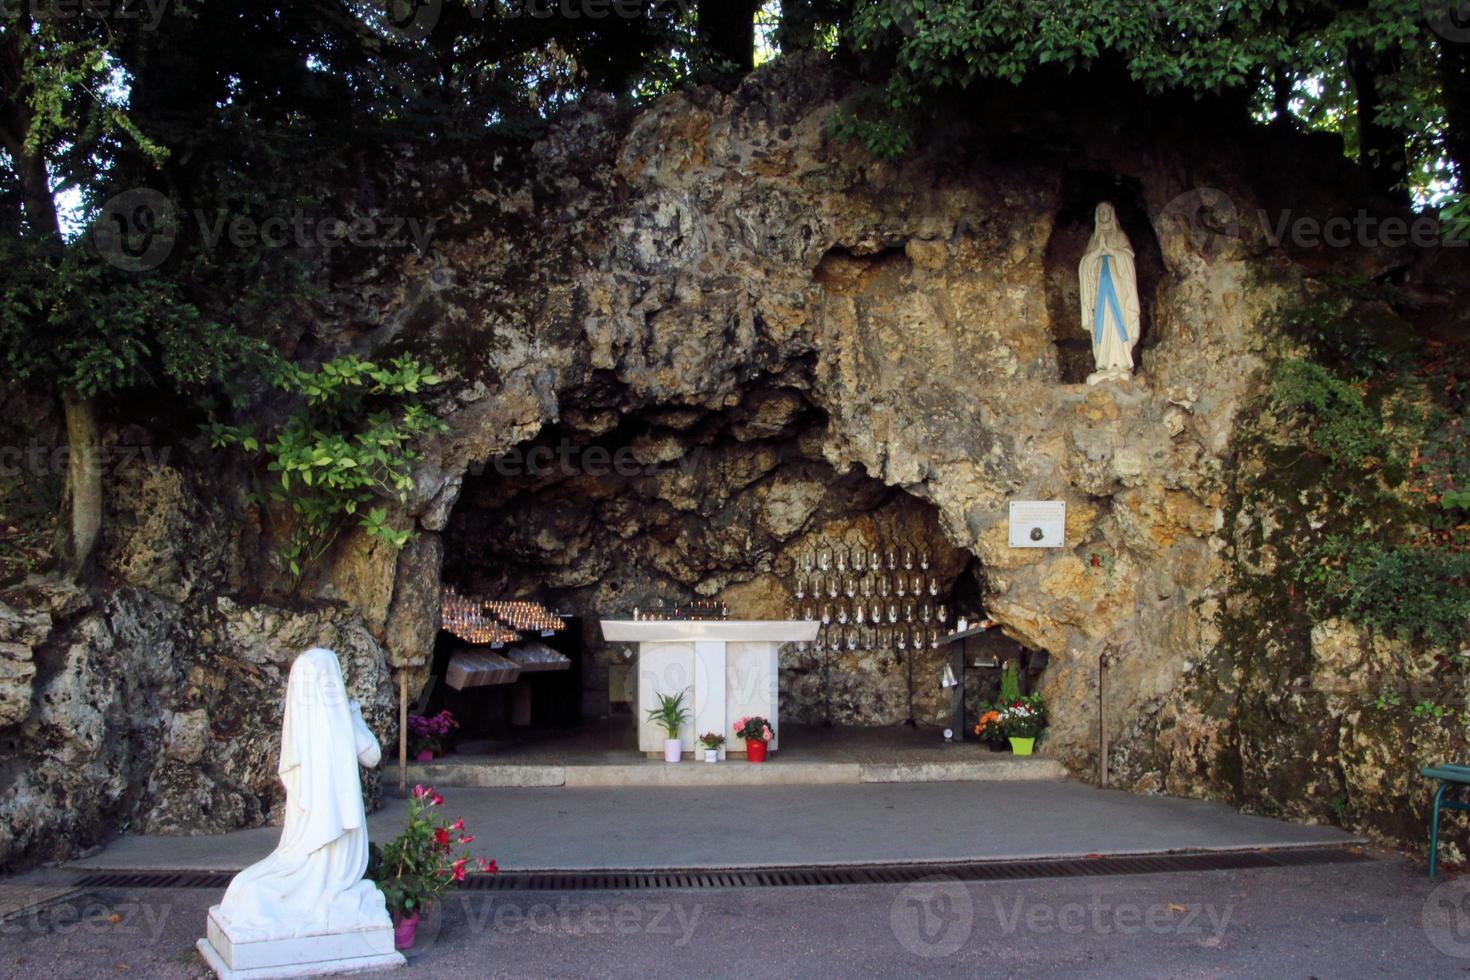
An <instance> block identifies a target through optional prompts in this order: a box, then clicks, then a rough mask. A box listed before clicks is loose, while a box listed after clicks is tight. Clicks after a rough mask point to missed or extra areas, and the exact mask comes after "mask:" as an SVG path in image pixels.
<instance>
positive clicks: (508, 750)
mask: <svg viewBox="0 0 1470 980" xmlns="http://www.w3.org/2000/svg"><path fill="white" fill-rule="evenodd" d="M781 745H782V748H781V750H780V751H779V752H775V753H773V754H772V755H771V758H770V760H769V761H767V762H764V763H760V764H754V763H750V762H746V761H745V759H744V758H743V757H736V756H731V757H729V758H727V759H724V760H722V761H720V762H717V763H714V764H712V765H711V764H709V763H706V762H704V761H702V760H699V759H694V758H689V757H686V758H685V759H684V761H683V762H679V763H677V764H670V763H667V762H664V761H663V760H662V759H647V758H644V757H642V756H641V755H640V754H639V753H638V743H637V735H636V732H635V731H634V729H633V727H632V719H630V718H626V717H625V718H621V719H602V720H600V721H596V722H592V723H590V724H587V725H584V726H582V727H580V728H578V729H575V730H573V731H569V732H557V733H550V734H543V735H532V736H526V737H523V738H521V739H516V740H506V741H502V742H489V741H484V742H478V743H468V744H465V745H462V746H461V749H460V751H457V752H454V753H451V754H449V755H447V756H445V757H443V758H442V759H436V760H434V761H433V762H413V763H410V764H409V767H408V781H409V782H410V783H432V784H434V785H435V786H439V787H445V786H455V787H481V788H486V789H489V788H496V787H510V786H518V787H552V786H566V787H573V788H575V787H589V786H606V787H613V786H798V785H802V786H831V785H840V784H856V783H908V782H973V781H983V780H1026V779H1064V778H1065V777H1066V775H1067V773H1066V770H1065V769H1064V768H1063V767H1062V765H1061V764H1060V763H1058V762H1057V761H1055V760H1053V759H1047V758H1045V756H1044V755H1042V756H1029V757H1019V756H1014V755H1011V754H1010V753H1007V752H992V751H990V749H989V748H988V747H986V746H985V745H983V744H981V743H979V742H949V743H946V742H945V741H944V736H943V734H942V730H941V729H939V728H936V727H933V726H919V727H917V728H909V727H906V726H893V727H888V728H830V729H828V728H822V727H819V726H804V725H788V726H785V728H784V729H783V732H782V741H781Z"/></svg>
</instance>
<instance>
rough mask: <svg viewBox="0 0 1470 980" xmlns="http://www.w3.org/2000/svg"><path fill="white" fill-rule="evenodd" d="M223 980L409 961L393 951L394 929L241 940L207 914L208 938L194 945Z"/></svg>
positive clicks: (259, 978) (386, 966)
mask: <svg viewBox="0 0 1470 980" xmlns="http://www.w3.org/2000/svg"><path fill="white" fill-rule="evenodd" d="M195 947H196V948H197V949H198V950H199V954H200V955H201V956H203V957H204V960H205V962H207V963H208V964H209V967H210V969H212V970H214V973H215V976H217V977H219V978H220V980H232V978H236V977H239V978H245V977H249V978H252V980H265V978H273V977H320V976H327V975H330V974H334V973H361V972H366V971H368V970H391V969H393V968H394V967H398V966H403V965H404V964H405V963H406V962H407V960H405V959H404V958H403V954H402V953H400V952H398V951H397V950H396V949H394V948H393V926H392V925H391V924H387V923H385V924H384V925H383V927H382V928H381V929H362V930H358V931H355V932H333V933H326V934H322V935H316V936H296V937H294V938H291V939H268V940H258V941H254V942H237V941H235V940H233V939H231V938H230V936H229V934H228V933H226V932H225V929H224V927H223V926H222V925H220V923H219V921H218V920H217V919H215V917H214V909H210V910H209V922H208V929H207V934H206V937H205V938H204V939H201V940H199V941H198V942H197V943H195Z"/></svg>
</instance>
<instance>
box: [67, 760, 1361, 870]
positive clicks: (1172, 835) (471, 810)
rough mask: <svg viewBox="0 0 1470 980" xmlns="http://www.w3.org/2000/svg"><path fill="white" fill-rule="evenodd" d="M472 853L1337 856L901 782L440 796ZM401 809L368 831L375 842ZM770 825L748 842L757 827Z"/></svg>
mask: <svg viewBox="0 0 1470 980" xmlns="http://www.w3.org/2000/svg"><path fill="white" fill-rule="evenodd" d="M444 795H445V799H446V804H445V813H446V815H447V816H448V817H450V818H453V817H459V816H462V817H464V820H465V823H466V825H467V826H468V827H469V829H470V832H471V833H473V834H475V835H476V836H477V837H478V838H479V841H478V842H477V845H476V847H477V848H478V847H481V846H483V847H484V852H485V853H486V854H487V855H488V856H490V857H493V858H495V859H496V860H497V861H499V862H500V865H501V867H504V868H514V869H516V870H540V869H596V868H693V867H705V868H711V867H713V868H732V867H740V866H751V865H766V866H769V865H805V864H862V863H881V862H908V861H946V860H985V859H992V858H1022V857H1063V856H1074V855H1086V854H1128V853H1138V852H1152V851H1167V850H1183V849H1194V848H1198V849H1215V848H1242V847H1272V846H1290V845H1293V844H1341V843H1346V842H1348V841H1350V840H1352V838H1351V837H1350V836H1349V835H1348V834H1345V833H1343V831H1341V830H1339V829H1337V828H1334V827H1309V826H1302V825H1299V824H1293V823H1287V822H1285V821H1281V820H1268V819H1266V818H1264V817H1253V816H1247V815H1244V814H1241V813H1239V812H1237V811H1236V810H1234V809H1232V808H1231V807H1228V806H1225V805H1224V804H1220V803H1209V802H1205V801H1203V800H1181V799H1173V798H1170V797H1158V796H1154V797H1149V796H1139V795H1136V794H1133V793H1125V792H1122V791H1118V790H1100V789H1096V788H1094V787H1091V786H1087V785H1084V784H1082V783H1073V782H1062V781H1036V782H1032V781H1026V782H997V783H985V782H978V783H907V784H883V783H879V784H864V785H851V786H741V787H714V788H708V789H706V788H692V787H689V788H682V789H664V788H650V789H636V790H635V789H569V788H566V789H563V788H555V789H530V788H519V789H454V790H449V789H446V790H444ZM402 806H403V802H402V801H399V800H394V801H391V802H390V804H389V805H388V806H386V807H385V808H384V809H383V811H381V812H379V813H376V814H373V815H372V816H371V817H369V818H368V830H369V833H371V834H372V836H373V838H374V839H375V840H380V841H381V840H385V839H387V838H389V837H391V836H392V835H393V834H395V833H397V831H398V829H399V828H400V827H401V826H402V822H403V816H402ZM752 813H758V814H765V815H767V816H768V817H769V823H768V826H767V827H766V828H765V829H764V830H763V831H762V832H760V833H752V832H751V830H750V814H752ZM279 838H280V831H279V830H278V829H276V828H271V827H263V828H258V829H255V830H244V831H239V832H237V833H233V834H223V835H220V836H216V837H140V836H128V837H123V838H121V839H119V840H117V841H115V842H114V843H113V844H111V845H110V846H109V847H108V848H107V849H106V850H104V851H103V852H102V853H100V854H98V855H96V856H95V857H92V858H89V859H87V860H85V861H78V862H76V863H75V864H73V865H72V867H74V868H128V869H138V868H191V869H196V868H197V869H221V870H239V869H240V868H243V867H245V865H247V864H250V863H251V862H253V861H257V860H259V859H260V858H262V857H264V856H265V855H266V854H268V853H270V851H271V850H272V849H273V848H274V847H275V846H276V841H277V840H278V839H279Z"/></svg>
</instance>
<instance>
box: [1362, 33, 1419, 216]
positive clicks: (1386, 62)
mask: <svg viewBox="0 0 1470 980" xmlns="http://www.w3.org/2000/svg"><path fill="white" fill-rule="evenodd" d="M1398 60H1399V55H1398V52H1397V51H1382V52H1380V51H1368V50H1366V49H1364V48H1362V47H1359V46H1357V45H1351V46H1349V48H1348V56H1347V71H1348V77H1350V78H1351V79H1352V81H1353V90H1354V92H1355V93H1356V95H1357V100H1358V162H1359V163H1361V164H1362V165H1363V167H1364V168H1366V169H1367V171H1368V187H1369V190H1371V191H1372V192H1373V193H1374V194H1377V195H1380V196H1383V197H1387V198H1391V199H1392V200H1394V201H1395V202H1397V203H1399V204H1403V205H1408V203H1409V188H1408V177H1409V156H1408V150H1407V139H1406V137H1405V135H1404V133H1402V132H1401V131H1399V130H1397V129H1395V128H1393V127H1392V126H1385V125H1384V124H1383V123H1381V122H1379V121H1378V104H1379V103H1380V102H1381V101H1382V95H1381V94H1380V93H1379V91H1378V78H1379V76H1380V75H1385V74H1389V73H1391V72H1392V71H1393V69H1394V68H1395V66H1396V63H1397V61H1398Z"/></svg>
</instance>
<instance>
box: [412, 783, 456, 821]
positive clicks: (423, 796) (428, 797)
mask: <svg viewBox="0 0 1470 980" xmlns="http://www.w3.org/2000/svg"><path fill="white" fill-rule="evenodd" d="M413 798H414V799H416V800H422V801H423V803H424V806H443V805H444V797H442V796H440V795H439V794H438V793H436V792H434V787H432V786H424V785H418V786H415V787H414V788H413ZM461 825H463V821H461Z"/></svg>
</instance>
